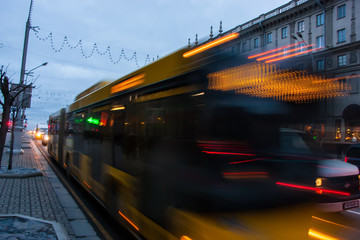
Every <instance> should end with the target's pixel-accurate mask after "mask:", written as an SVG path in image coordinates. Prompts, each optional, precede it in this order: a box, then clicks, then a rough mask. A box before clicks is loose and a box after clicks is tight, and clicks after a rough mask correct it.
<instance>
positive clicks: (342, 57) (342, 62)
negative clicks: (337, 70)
mask: <svg viewBox="0 0 360 240" xmlns="http://www.w3.org/2000/svg"><path fill="white" fill-rule="evenodd" d="M338 66H339V67H342V66H346V55H340V56H338Z"/></svg>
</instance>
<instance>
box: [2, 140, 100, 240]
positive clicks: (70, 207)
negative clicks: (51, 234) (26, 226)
mask: <svg viewBox="0 0 360 240" xmlns="http://www.w3.org/2000/svg"><path fill="white" fill-rule="evenodd" d="M22 143H23V150H24V154H17V155H14V157H13V167H14V168H19V167H25V168H36V169H39V170H40V171H41V173H42V176H31V177H24V178H8V177H3V176H0V216H1V215H5V214H6V215H7V214H11V215H13V214H21V215H25V216H29V217H32V218H39V219H44V220H47V221H55V222H57V223H59V224H60V225H61V227H62V228H63V229H64V230H65V232H66V234H67V237H68V239H91V240H96V239H99V237H98V236H97V235H96V232H95V231H94V229H93V228H92V226H91V225H90V224H89V222H88V221H87V219H86V217H85V215H84V214H83V213H82V211H81V210H80V209H79V207H78V206H77V204H76V202H75V201H74V200H73V198H72V197H71V195H70V194H69V193H68V191H67V190H66V189H65V188H64V186H63V185H62V183H61V182H60V180H59V179H58V178H57V176H56V174H55V173H54V172H53V170H52V169H51V167H50V166H49V164H48V163H47V161H46V160H45V159H44V157H43V156H42V155H41V153H40V151H39V150H38V149H37V147H36V146H35V144H34V142H33V141H32V140H31V139H30V137H29V136H28V135H27V134H25V133H24V134H23V137H22ZM7 150H8V148H6V147H5V149H4V155H3V159H2V162H1V165H2V167H5V166H6V167H7V166H8V158H9V154H8V153H6V151H7ZM3 231H4V229H3V228H2V229H0V232H3ZM14 237H15V236H14ZM14 239H21V238H14ZM31 239H32V238H31ZM50 239H51V238H50Z"/></svg>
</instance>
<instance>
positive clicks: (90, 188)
mask: <svg viewBox="0 0 360 240" xmlns="http://www.w3.org/2000/svg"><path fill="white" fill-rule="evenodd" d="M83 182H84V183H85V185H86V186H87V187H88V188H89V189H91V187H90V185H89V184H88V183H87V182H85V181H83Z"/></svg>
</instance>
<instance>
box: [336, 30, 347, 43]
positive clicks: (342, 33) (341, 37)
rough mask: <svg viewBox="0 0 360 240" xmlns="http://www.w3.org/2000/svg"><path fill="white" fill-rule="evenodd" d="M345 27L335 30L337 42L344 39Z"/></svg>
mask: <svg viewBox="0 0 360 240" xmlns="http://www.w3.org/2000/svg"><path fill="white" fill-rule="evenodd" d="M345 33H346V32H345V28H344V29H341V30H338V31H337V36H338V43H342V42H345V41H346V34H345Z"/></svg>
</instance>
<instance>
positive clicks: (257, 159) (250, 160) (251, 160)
mask: <svg viewBox="0 0 360 240" xmlns="http://www.w3.org/2000/svg"><path fill="white" fill-rule="evenodd" d="M264 159H266V158H256V159H249V160H244V161H237V162H229V164H238V163H245V162H253V161H259V160H264Z"/></svg>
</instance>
